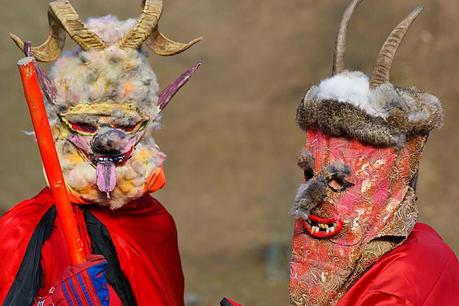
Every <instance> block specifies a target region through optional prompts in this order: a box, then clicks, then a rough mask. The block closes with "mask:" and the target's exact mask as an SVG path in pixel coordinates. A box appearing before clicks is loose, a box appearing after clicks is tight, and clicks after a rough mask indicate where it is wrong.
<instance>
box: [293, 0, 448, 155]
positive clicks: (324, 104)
mask: <svg viewBox="0 0 459 306" xmlns="http://www.w3.org/2000/svg"><path fill="white" fill-rule="evenodd" d="M361 1H362V0H355V1H353V3H352V4H351V5H350V6H349V8H348V10H347V11H346V13H345V14H344V17H343V21H342V23H341V28H340V31H339V33H338V39H337V45H336V49H335V56H334V59H335V60H334V65H333V75H332V77H330V78H328V79H325V80H323V81H322V82H320V84H319V85H316V86H313V87H312V88H310V89H309V91H308V92H307V93H306V95H305V97H304V98H303V100H302V101H301V103H300V105H299V107H298V110H297V123H298V125H299V126H300V127H301V128H302V129H304V130H306V129H313V130H317V129H319V130H321V131H323V132H324V133H325V134H327V135H329V136H335V137H346V138H352V139H357V140H359V141H361V142H363V143H367V144H371V145H374V146H384V147H385V146H397V147H400V146H403V145H404V144H405V143H406V142H407V141H408V140H410V139H412V138H414V137H416V136H422V135H427V134H429V132H430V131H432V130H433V129H436V128H439V127H440V126H441V125H442V122H443V110H442V107H441V103H440V101H439V99H438V98H437V97H435V96H433V95H431V94H429V93H425V92H422V91H420V90H418V89H416V88H414V87H413V88H400V87H398V86H396V85H394V84H391V83H390V82H389V74H390V68H391V65H392V61H393V58H394V56H395V53H396V51H397V49H398V47H399V45H400V43H401V42H402V40H403V38H404V36H405V34H406V32H407V30H408V28H409V26H410V25H411V23H412V22H413V21H414V20H415V19H416V17H417V16H418V15H419V14H420V13H421V11H422V7H418V8H416V9H415V10H414V11H413V12H412V13H411V14H410V15H409V16H408V17H407V18H406V19H405V20H403V21H402V23H400V24H399V25H398V26H397V27H396V28H395V29H394V30H393V31H392V33H391V34H390V35H389V38H388V39H387V40H386V42H385V44H384V45H383V47H382V49H381V52H380V54H379V56H378V59H377V61H376V66H375V69H374V71H373V74H372V76H371V77H368V76H367V75H365V74H364V73H362V72H358V71H353V72H350V71H347V70H344V63H343V58H344V49H345V40H346V30H347V25H348V23H349V20H350V17H351V15H352V13H353V11H354V9H355V8H356V6H357V5H358V4H359V3H360V2H361Z"/></svg>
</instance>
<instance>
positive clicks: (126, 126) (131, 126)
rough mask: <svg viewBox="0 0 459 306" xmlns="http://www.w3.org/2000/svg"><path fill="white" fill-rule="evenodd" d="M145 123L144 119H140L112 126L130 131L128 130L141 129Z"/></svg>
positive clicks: (135, 130)
mask: <svg viewBox="0 0 459 306" xmlns="http://www.w3.org/2000/svg"><path fill="white" fill-rule="evenodd" d="M146 123H147V122H146V121H141V122H138V123H135V124H119V125H115V126H114V127H115V128H117V129H122V130H123V131H125V132H127V133H130V132H137V131H138V130H140V129H142V128H143V127H144V126H145V124H146Z"/></svg>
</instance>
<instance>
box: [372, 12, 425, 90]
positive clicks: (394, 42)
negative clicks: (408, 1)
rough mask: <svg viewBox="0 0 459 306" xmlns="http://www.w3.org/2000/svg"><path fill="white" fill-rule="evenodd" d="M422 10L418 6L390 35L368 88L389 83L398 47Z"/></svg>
mask: <svg viewBox="0 0 459 306" xmlns="http://www.w3.org/2000/svg"><path fill="white" fill-rule="evenodd" d="M423 9H424V8H423V7H422V6H418V7H417V8H416V9H414V10H413V11H412V12H411V13H410V14H409V15H408V17H406V18H405V19H404V20H403V21H402V22H401V23H400V24H399V25H398V26H397V27H396V28H395V29H394V30H393V31H392V33H390V35H389V37H388V38H387V40H386V42H385V43H384V45H383V46H382V48H381V51H380V52H379V55H378V58H377V59H376V65H375V68H374V70H373V74H372V75H371V81H370V88H375V87H377V86H379V85H381V84H384V83H386V82H389V77H390V71H391V67H392V63H393V61H394V56H395V54H396V53H397V50H398V47H399V46H400V44H401V43H402V41H403V38H405V35H406V33H407V32H408V29H409V27H410V26H411V24H412V23H413V22H414V20H415V19H416V17H418V16H419V14H420V13H421V12H422V10H423Z"/></svg>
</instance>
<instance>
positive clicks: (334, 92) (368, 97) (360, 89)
mask: <svg viewBox="0 0 459 306" xmlns="http://www.w3.org/2000/svg"><path fill="white" fill-rule="evenodd" d="M312 94H313V95H314V97H315V98H316V99H318V100H322V101H324V100H325V101H326V100H333V101H338V102H343V103H350V104H352V105H354V106H356V107H358V108H359V109H361V110H363V111H364V112H366V113H367V114H369V115H372V116H375V117H382V118H386V117H387V113H386V112H385V111H384V110H383V109H382V108H381V107H380V106H381V105H379V104H380V103H378V99H377V98H376V96H375V93H374V91H373V90H370V81H369V78H368V76H367V75H365V74H364V73H362V72H359V71H353V72H349V71H345V72H343V73H340V74H338V75H335V76H333V77H331V78H329V79H325V80H323V81H322V82H320V84H319V86H317V87H315V88H314V90H313V92H312Z"/></svg>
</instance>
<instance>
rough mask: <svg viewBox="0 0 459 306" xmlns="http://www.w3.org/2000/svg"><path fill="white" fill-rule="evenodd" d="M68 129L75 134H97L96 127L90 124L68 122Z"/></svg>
mask: <svg viewBox="0 0 459 306" xmlns="http://www.w3.org/2000/svg"><path fill="white" fill-rule="evenodd" d="M69 125H70V128H71V129H72V130H74V131H75V132H80V133H87V134H94V133H95V132H97V127H96V126H94V125H92V124H90V123H83V122H82V123H77V122H71V121H69Z"/></svg>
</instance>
